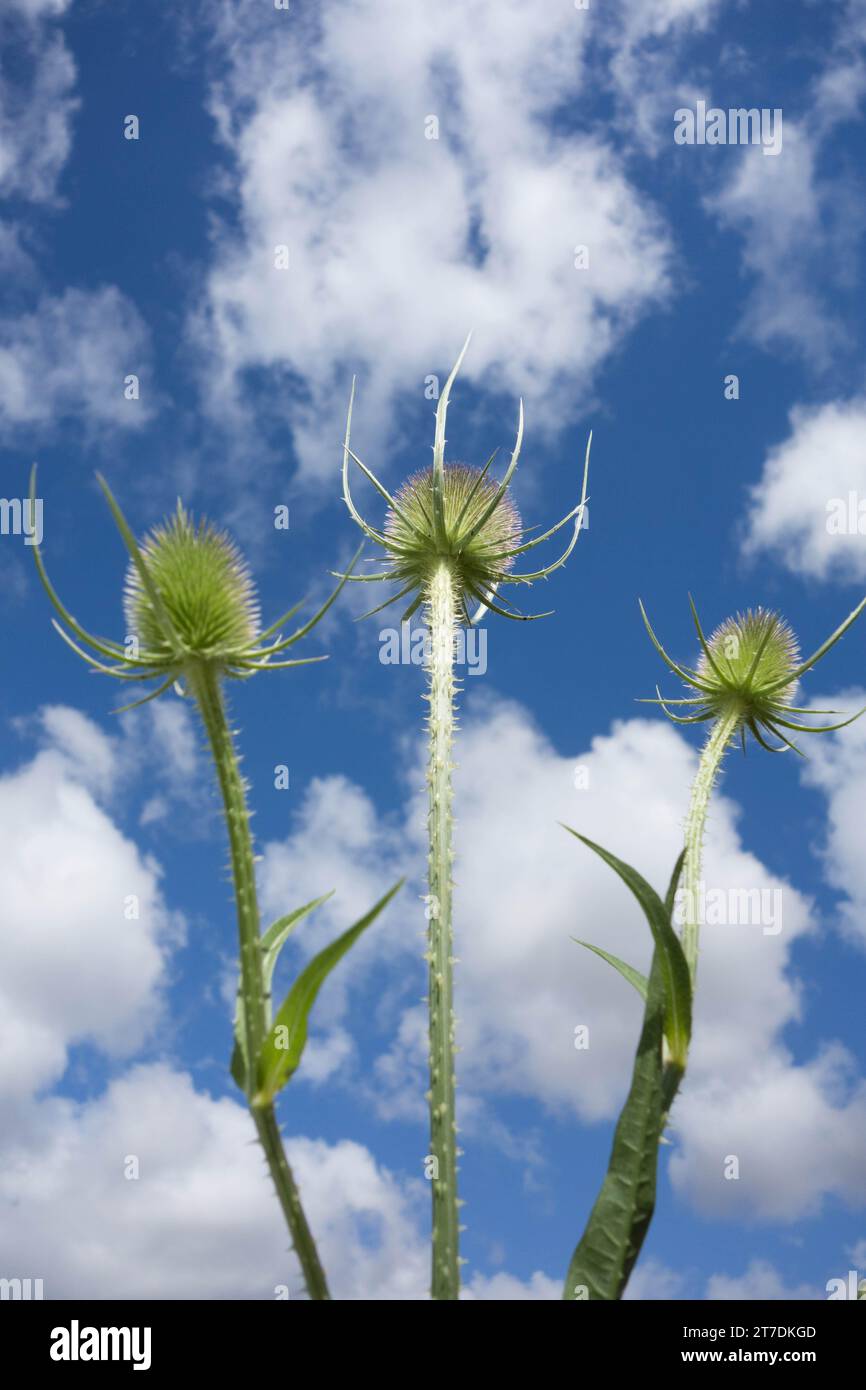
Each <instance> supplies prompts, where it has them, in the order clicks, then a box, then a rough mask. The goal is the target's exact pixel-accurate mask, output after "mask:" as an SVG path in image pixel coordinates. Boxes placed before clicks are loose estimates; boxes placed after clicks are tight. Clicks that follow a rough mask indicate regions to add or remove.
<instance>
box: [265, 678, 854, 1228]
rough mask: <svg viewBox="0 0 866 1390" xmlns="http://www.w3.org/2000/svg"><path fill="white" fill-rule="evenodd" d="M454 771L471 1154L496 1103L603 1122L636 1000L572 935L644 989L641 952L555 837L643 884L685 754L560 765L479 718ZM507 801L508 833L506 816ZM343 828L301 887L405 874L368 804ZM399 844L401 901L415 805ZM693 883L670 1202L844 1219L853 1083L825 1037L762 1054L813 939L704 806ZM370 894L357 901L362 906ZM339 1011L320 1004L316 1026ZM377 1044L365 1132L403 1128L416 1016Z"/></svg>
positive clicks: (675, 745) (596, 879) (659, 742)
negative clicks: (700, 913) (367, 874)
mask: <svg viewBox="0 0 866 1390" xmlns="http://www.w3.org/2000/svg"><path fill="white" fill-rule="evenodd" d="M459 762H460V767H459V772H458V774H457V797H458V802H457V816H458V820H459V826H460V832H459V857H458V860H457V864H456V879H457V899H456V902H457V908H456V911H457V932H458V944H457V954H458V956H459V958H460V965H459V968H458V972H457V991H458V995H457V1010H458V1014H459V1016H460V1019H461V1024H460V1043H461V1047H462V1049H463V1050H462V1052H461V1083H462V1086H461V1090H462V1091H463V1093H464V1100H463V1106H464V1117H463V1123H464V1126H465V1128H466V1130H467V1131H468V1132H471V1133H472V1134H473V1142H477V1141H478V1140H479V1139H481V1138H482V1137H483V1136H484V1135H485V1134H486V1135H487V1137H488V1138H490V1137H491V1135H493V1134H494V1133H495V1134H496V1135H497V1136H498V1140H497V1142H503V1143H508V1142H509V1137H508V1136H507V1135H503V1134H502V1133H501V1130H492V1129H491V1128H490V1127H489V1125H488V1124H487V1123H486V1121H485V1118H484V1117H485V1116H487V1115H488V1114H489V1106H490V1105H491V1104H494V1103H495V1100H496V1097H497V1096H515V1095H517V1096H522V1097H525V1098H534V1099H536V1100H538V1101H540V1102H542V1104H544V1105H545V1106H546V1107H548V1108H550V1109H553V1110H556V1111H559V1112H561V1113H563V1114H564V1113H567V1112H571V1113H572V1114H574V1115H575V1116H576V1117H578V1118H580V1119H583V1120H585V1121H590V1122H592V1121H599V1120H610V1119H611V1118H612V1117H613V1116H614V1115H615V1114H616V1112H617V1109H618V1107H619V1105H620V1103H621V1101H622V1098H623V1093H624V1088H625V1085H626V1081H627V1078H628V1076H629V1075H630V1071H631V1063H632V1059H633V1052H634V1045H635V1039H636V1037H637V1033H638V1029H639V1001H638V999H637V996H636V995H634V994H633V992H632V991H630V990H629V988H628V986H627V985H626V984H625V983H624V982H623V981H622V980H621V979H620V977H619V976H618V975H616V974H615V973H614V972H613V971H612V970H610V968H609V967H608V966H606V965H605V964H604V962H602V961H599V960H597V959H596V958H595V957H592V956H590V955H589V954H588V953H585V952H582V951H581V949H580V947H579V946H577V945H575V944H574V942H573V941H572V940H571V938H572V937H580V938H583V939H584V940H592V941H595V942H597V943H598V944H599V945H602V946H604V947H605V949H607V950H610V951H612V952H613V953H614V954H615V955H618V956H620V957H622V958H623V959H626V960H628V961H630V962H632V963H633V964H634V965H636V966H637V967H638V968H639V969H644V970H645V969H646V968H647V966H648V962H649V954H650V948H649V936H648V931H647V927H646V924H645V922H644V920H643V918H642V917H641V915H640V912H639V910H638V909H637V907H636V905H635V904H634V903H633V901H632V899H631V897H630V895H629V894H628V893H627V891H626V889H625V888H624V886H623V885H622V884H621V883H620V881H619V879H618V878H617V877H616V876H615V875H614V874H613V873H612V872H611V871H610V870H609V869H608V868H607V867H606V866H605V865H604V864H603V863H601V861H599V860H598V859H597V858H596V857H595V856H594V855H593V854H592V853H591V852H590V851H589V850H588V849H585V848H584V847H583V846H581V845H580V844H579V843H577V842H576V841H575V840H574V839H573V838H572V837H570V836H568V835H567V834H566V833H565V832H564V831H563V830H561V829H560V828H559V827H558V826H557V821H560V820H561V821H564V822H566V823H567V824H570V825H573V826H574V827H575V828H577V829H583V830H589V831H590V832H591V834H592V836H593V838H596V839H598V840H599V841H600V842H601V843H602V844H604V845H606V846H608V847H609V848H610V849H612V850H613V851H614V852H615V853H618V854H620V855H622V856H623V857H624V858H626V859H628V860H629V861H630V862H633V863H634V864H635V867H636V868H638V869H639V870H640V871H641V872H642V873H643V874H644V875H645V876H646V877H647V878H648V879H649V881H650V882H652V883H655V884H656V885H658V886H659V887H662V886H663V885H664V884H665V883H666V882H667V879H668V877H669V875H670V871H671V868H672V865H673V861H674V859H675V857H676V854H677V852H678V849H679V846H680V843H681V837H682V821H683V814H684V808H685V805H686V801H687V795H688V787H689V782H690V779H691V777H692V775H693V773H694V769H695V765H696V758H695V752H694V751H693V749H692V748H691V747H690V746H689V744H688V743H687V742H686V741H685V740H684V739H683V738H682V737H681V736H680V735H679V734H678V733H677V732H676V731H674V730H673V729H672V728H671V727H670V726H668V725H666V724H665V723H664V722H662V721H658V722H650V721H647V720H630V721H628V722H625V723H621V724H617V725H615V726H614V727H613V729H612V731H611V732H610V734H608V735H606V736H604V737H599V738H596V739H595V740H593V742H592V744H591V745H590V747H589V748H587V749H584V750H583V751H579V752H577V753H576V754H575V755H574V756H572V757H564V756H562V755H561V754H560V753H558V752H557V751H556V750H555V749H554V748H552V747H551V745H550V743H549V742H548V741H547V739H545V738H544V737H543V735H542V734H541V733H540V732H539V731H538V730H537V729H536V728H535V727H534V726H533V724H532V722H531V720H530V719H529V718H528V717H527V715H526V712H525V711H524V710H523V709H521V708H520V707H517V706H514V705H510V704H500V703H496V702H491V703H490V705H489V707H488V708H487V709H486V710H484V711H483V713H476V717H474V718H469V719H468V720H467V721H466V724H465V727H464V729H463V731H462V734H461V747H460V758H459ZM413 780H415V781H416V782H417V780H418V779H413ZM338 793H339V796H340V798H341V799H342V803H343V805H344V807H348V806H349V804H350V799H349V797H348V795H347V789H346V787H345V786H344V785H342V784H341V785H340V787H339V788H338V787H336V786H334V787H331V788H329V786H328V783H327V782H325V783H322V784H320V786H319V787H318V788H317V789H316V790H315V791H314V793H313V795H312V797H311V802H310V804H309V805H308V807H307V808H305V816H306V814H307V813H309V815H310V816H311V817H312V819H313V820H315V817H316V801H317V800H318V799H320V798H322V799H323V800H324V802H326V803H328V804H330V799H331V798H333V797H334V796H336V795H337V794H338ZM517 798H519V803H520V808H521V818H520V819H521V825H520V831H519V833H517V832H515V829H514V825H513V816H512V811H513V807H514V805H515V802H516V799H517ZM350 825H351V837H350V842H349V843H347V844H346V845H345V846H344V847H341V846H340V845H339V843H338V842H337V841H336V840H335V838H334V837H333V836H332V837H331V841H330V849H329V851H328V853H332V852H333V854H334V860H333V863H332V865H331V868H330V871H329V870H328V868H327V867H326V866H325V865H324V864H321V863H320V864H319V866H318V867H319V875H320V878H321V880H322V881H325V882H328V883H331V882H333V881H336V880H337V879H339V877H340V875H345V874H346V873H347V872H350V868H351V864H352V859H353V855H354V853H355V852H356V850H355V847H356V846H357V845H358V844H361V843H363V845H364V857H365V859H366V861H367V863H368V864H369V862H370V860H371V858H372V857H374V856H375V855H376V854H377V853H378V855H379V862H380V870H379V876H380V878H381V879H384V878H387V877H388V876H389V875H393V876H394V877H396V873H397V870H398V867H399V868H400V869H401V870H405V869H406V868H411V867H412V863H411V861H410V862H408V863H407V857H406V854H405V850H404V853H403V860H402V863H400V862H399V860H398V858H395V856H394V854H393V846H392V845H390V844H389V843H386V842H383V841H382V840H381V839H378V838H377V837H378V835H379V832H378V831H377V828H376V823H375V817H374V814H373V810H372V807H371V806H370V805H369V803H365V802H364V799H363V798H362V797H361V796H360V794H359V793H356V795H355V800H354V803H353V812H352V815H351V817H350ZM302 833H303V832H302ZM405 835H406V840H405V841H404V844H406V843H408V844H413V843H414V847H415V849H414V855H415V858H414V868H415V872H416V883H417V888H418V892H422V891H423V888H422V865H423V855H422V850H423V847H422V843H421V836H422V835H423V807H422V805H421V803H420V801H418V800H417V799H416V798H414V797H412V798H411V799H410V801H409V803H408V805H407V811H406V829H405ZM320 853H321V851H320ZM284 858H285V863H286V864H287V865H291V866H293V870H294V867H295V866H296V865H297V864H298V862H299V856H298V851H297V847H296V845H295V842H294V841H290V842H289V844H288V845H286V846H281V845H279V844H272V845H270V846H268V847H267V849H266V852H265V871H266V872H265V879H264V881H265V883H266V884H267V883H268V882H270V881H271V880H272V879H273V878H274V877H275V876H277V875H278V874H279V873H280V864H281V862H282V861H283V860H284ZM463 864H466V865H468V864H471V865H472V873H471V874H469V873H465V874H464V873H462V872H461V865H463ZM704 879H705V889H706V894H707V896H706V905H707V919H708V920H707V924H706V925H705V927H704V928H703V935H702V950H701V967H700V981H699V990H698V998H697V1006H696V1024H695V1036H694V1041H693V1052H692V1061H691V1067H690V1072H689V1077H688V1080H687V1084H686V1088H685V1091H684V1093H683V1095H682V1097H681V1099H680V1101H679V1102H678V1106H677V1109H676V1112H675V1117H674V1121H675V1123H674V1137H675V1148H674V1150H673V1154H674V1157H673V1161H672V1163H671V1176H672V1179H673V1181H674V1183H675V1186H676V1187H677V1188H678V1190H680V1191H681V1192H682V1193H683V1194H684V1195H685V1196H687V1197H688V1199H689V1200H690V1201H691V1202H692V1203H694V1204H695V1205H696V1206H698V1207H700V1208H701V1209H702V1210H705V1211H707V1212H708V1213H719V1212H724V1213H726V1214H728V1215H730V1216H731V1217H733V1218H735V1219H740V1218H749V1219H751V1218H753V1217H758V1218H765V1219H768V1220H790V1219H795V1218H796V1217H798V1216H801V1215H804V1214H806V1213H811V1212H813V1211H815V1210H816V1209H817V1208H818V1207H819V1206H820V1204H821V1202H822V1200H823V1198H824V1197H825V1196H826V1195H837V1196H840V1197H842V1198H844V1199H846V1200H849V1201H851V1202H854V1203H862V1202H863V1201H866V1183H864V1179H863V1175H862V1171H861V1170H862V1165H858V1163H857V1158H856V1155H857V1147H858V1139H859V1143H860V1146H861V1147H862V1134H863V1131H864V1124H866V1112H864V1094H863V1083H862V1080H861V1079H860V1078H859V1077H858V1076H857V1074H856V1071H855V1070H854V1068H853V1064H852V1062H851V1059H850V1057H849V1056H848V1055H847V1053H846V1052H845V1050H844V1048H843V1047H841V1045H839V1044H838V1043H835V1042H834V1040H833V1039H832V1038H831V1039H828V1040H827V1043H828V1045H827V1047H826V1048H825V1049H824V1050H823V1051H821V1052H820V1053H819V1055H818V1056H816V1057H815V1058H813V1059H811V1060H809V1061H806V1062H803V1063H799V1062H796V1061H795V1060H794V1059H793V1057H792V1056H791V1054H790V1052H789V1051H788V1050H787V1048H786V1047H785V1045H784V1042H783V1031H784V1029H785V1027H786V1025H788V1024H789V1023H791V1022H793V1021H796V1020H798V1019H799V1018H800V1016H801V1011H802V1005H801V999H800V990H799V988H798V984H797V981H796V978H795V976H794V973H793V970H792V965H791V951H792V947H793V946H794V944H795V942H796V941H797V940H798V938H800V937H802V936H803V935H805V934H807V933H811V932H814V931H815V930H816V929H817V928H816V923H815V921H814V920H813V913H812V910H811V907H810V904H809V902H808V901H807V900H806V899H805V898H804V897H803V896H802V894H800V893H799V892H798V891H797V890H796V888H794V887H793V886H792V885H791V884H790V883H789V882H786V881H784V880H782V879H780V878H778V877H777V876H775V875H773V874H772V873H771V872H770V871H769V870H768V869H767V868H766V866H764V865H763V864H761V863H760V862H759V861H758V860H757V859H756V858H755V856H754V855H752V854H750V853H749V852H748V851H747V850H746V849H745V848H744V846H743V844H742V842H741V839H740V836H739V832H738V827H737V808H736V806H735V805H734V804H733V803H732V802H731V801H730V800H729V799H727V798H725V797H724V796H720V797H718V798H717V799H716V801H715V805H714V811H713V814H712V818H711V824H710V827H709V832H708V837H707V851H706V868H705V874H704ZM372 889H373V884H372V883H371V884H370V885H369V887H368V894H369V893H370V892H371V891H372ZM710 895H713V896H712V897H711V896H710ZM712 903H715V904H716V905H717V906H716V908H715V909H714V908H713V907H712V906H711V904H712ZM417 911H418V909H417V908H413V907H412V902H411V899H410V898H407V899H406V900H404V902H403V903H402V904H398V905H395V906H394V907H393V908H392V909H391V912H390V914H389V919H388V923H386V924H383V927H382V930H381V932H380V933H379V934H378V935H377V936H376V938H375V940H376V941H378V942H379V943H380V949H382V950H387V951H389V952H393V951H396V950H403V951H405V950H406V949H407V948H408V949H409V950H411V951H412V952H413V953H414V952H417V950H418V949H419V948H418V944H417V933H416V932H415V931H413V926H414V925H416V923H415V920H414V919H415V917H416V916H417ZM719 919H721V920H719ZM714 923H716V924H714ZM373 939H374V938H373V937H371V942H372V941H373ZM307 949H311V947H310V948H307ZM410 983H411V986H412V988H411V990H409V989H407V993H408V994H409V995H410V996H417V992H418V991H417V989H415V985H416V983H417V978H416V976H415V975H414V974H413V975H412V976H411V981H410ZM344 1002H345V1000H344V997H342V996H339V995H338V994H337V993H336V992H335V993H334V994H333V996H332V1008H333V1011H334V1012H333V1014H332V1017H331V1019H330V1021H329V1022H330V1026H332V1027H333V1026H336V1024H337V1021H338V1019H339V1017H340V1011H341V1009H342V1007H343V1005H344ZM581 1024H583V1025H587V1026H588V1028H589V1038H590V1046H589V1048H588V1049H586V1050H583V1049H576V1048H575V1045H574V1042H575V1028H576V1027H577V1026H578V1025H581ZM395 1026H396V1038H395V1041H394V1043H393V1045H392V1046H390V1047H387V1048H386V1049H385V1050H384V1051H383V1053H382V1055H381V1056H380V1057H379V1060H378V1063H377V1067H376V1078H377V1095H376V1097H375V1098H376V1101H377V1103H378V1105H379V1106H380V1109H381V1111H382V1113H383V1114H385V1115H395V1114H398V1115H412V1114H416V1113H417V1104H416V1103H415V1100H417V1096H418V1095H419V1094H420V1092H421V1090H422V1089H423V1075H424V1066H425V1057H426V1049H425V1035H424V1019H423V1010H422V1009H421V1008H420V1007H419V1006H418V1004H417V1003H416V1002H415V998H414V997H413V998H410V999H409V1000H407V1001H406V1003H405V1005H404V1007H403V1010H402V1013H401V1015H400V1017H399V1019H398V1020H397V1023H396V1025H395ZM458 1094H459V1093H458ZM413 1098H414V1099H413ZM768 1114H772V1123H767V1116H768ZM729 1155H734V1156H737V1157H738V1159H739V1162H740V1177H739V1181H738V1182H733V1181H727V1180H725V1178H724V1166H725V1161H726V1159H727V1157H728V1156H729Z"/></svg>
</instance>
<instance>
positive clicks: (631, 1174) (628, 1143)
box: [562, 953, 664, 1300]
mask: <svg viewBox="0 0 866 1390" xmlns="http://www.w3.org/2000/svg"><path fill="white" fill-rule="evenodd" d="M663 1028H664V981H663V973H662V968H661V964H660V957H659V954H658V953H656V954H655V955H654V957H653V967H652V970H651V971H650V978H649V984H648V988H647V1002H646V1010H645V1012H644V1022H643V1028H642V1030H641V1035H640V1042H639V1043H638V1049H637V1055H636V1057H635V1063H634V1071H633V1074H632V1082H631V1089H630V1090H629V1093H628V1097H627V1099H626V1102H625V1105H624V1106H623V1109H622V1113H621V1114H620V1117H619V1121H618V1123H617V1126H616V1132H615V1134H614V1140H613V1148H612V1150H611V1155H610V1162H609V1164H608V1169H607V1174H606V1176H605V1179H604V1182H603V1184H602V1187H601V1191H600V1193H599V1195H598V1198H597V1199H596V1202H595V1205H594V1207H593V1209H592V1211H591V1213H590V1216H589V1220H588V1222H587V1224H586V1230H585V1231H584V1233H583V1236H582V1237H581V1240H580V1243H579V1244H578V1246H577V1249H576V1250H575V1252H574V1254H573V1256H572V1258H571V1264H570V1265H569V1267H568V1274H567V1276H566V1280H565V1288H564V1290H563V1295H562V1296H563V1298H564V1299H567V1300H579V1299H583V1298H586V1297H587V1296H588V1297H589V1298H590V1299H605V1300H615V1299H618V1298H621V1297H622V1293H623V1290H624V1289H625V1286H626V1283H627V1282H628V1277H629V1275H630V1273H631V1271H632V1268H633V1267H634V1263H635V1260H636V1259H637V1257H638V1255H639V1253H640V1249H641V1246H642V1245H643V1241H644V1237H645V1236H646V1233H647V1230H648V1229H649V1224H650V1221H651V1220H652V1215H653V1210H654V1208H655V1193H656V1165H657V1161H658V1145H659V1139H660V1137H661V1129H662V1105H663V1093H662V1072H663V1066H662V1034H663ZM584 1290H585V1292H584Z"/></svg>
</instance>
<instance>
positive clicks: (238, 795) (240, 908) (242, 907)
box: [186, 662, 330, 1299]
mask: <svg viewBox="0 0 866 1390" xmlns="http://www.w3.org/2000/svg"><path fill="white" fill-rule="evenodd" d="M186 676H187V680H188V683H189V686H190V689H191V691H192V693H193V695H194V696H195V700H196V703H197V705H198V708H199V712H200V714H201V717H202V722H203V724H204V727H205V732H206V733H207V737H208V742H209V744H210V748H211V753H212V754H213V760H214V765H215V767H216V772H217V778H218V780H219V786H220V792H221V793H222V801H223V810H224V813H225V820H226V826H227V828H228V836H229V850H230V853H231V865H232V879H233V882H234V890H235V905H236V909H237V919H238V940H239V945H240V976H241V977H240V1000H241V1005H242V1014H243V1032H244V1051H245V1055H246V1063H247V1069H248V1073H249V1079H248V1094H247V1100H248V1102H250V1113H251V1115H252V1117H253V1120H254V1122H255V1126H256V1131H257V1133H258V1136H259V1139H260V1140H261V1144H262V1147H263V1149H264V1151H265V1157H266V1159H267V1163H268V1169H269V1171H270V1174H271V1177H272V1179H273V1182H274V1186H275V1187H276V1189H277V1196H278V1198H279V1201H280V1206H281V1207H282V1209H283V1213H284V1215H285V1218H286V1224H287V1225H288V1228H289V1233H290V1235H291V1238H292V1244H293V1246H294V1249H295V1252H296V1254H297V1256H298V1259H299V1260H300V1262H301V1269H302V1270H303V1274H304V1280H305V1282H306V1285H307V1290H308V1292H309V1295H310V1298H312V1299H328V1298H330V1294H329V1292H328V1285H327V1282H326V1279H325V1273H324V1270H323V1269H322V1266H321V1263H320V1261H319V1256H318V1253H317V1251H316V1245H315V1242H314V1240H313V1237H312V1234H311V1232H310V1228H309V1226H308V1224H307V1220H306V1217H305V1216H304V1212H303V1208H302V1206H301V1199H300V1196H299V1194H298V1189H297V1186H296V1184H295V1180H294V1177H293V1175H292V1170H291V1168H290V1166H289V1161H288V1159H287V1158H286V1154H285V1149H284V1148H283V1141H282V1137H281V1135H280V1131H279V1127H278V1125H277V1120H276V1114H275V1111H274V1107H273V1104H272V1103H271V1102H268V1103H267V1104H265V1105H255V1106H254V1105H253V1104H252V1103H251V1101H250V1097H251V1096H252V1095H253V1094H254V1091H255V1080H256V1078H255V1070H256V1059H257V1058H258V1056H259V1053H260V1051H261V1047H262V1043H263V1042H264V1040H265V1037H266V1035H267V1032H268V1028H269V1025H270V1005H269V1000H268V996H267V993H266V989H265V981H264V975H263V970H262V954H261V951H260V949H259V938H260V922H259V906H258V899H257V896H256V873H255V858H254V855H253V840H252V834H251V831H250V815H249V809H248V807H247V798H246V787H245V784H244V779H243V777H242V776H241V770H240V764H239V761H238V756H237V753H236V752H235V746H234V742H233V740H232V734H231V730H230V729H229V726H228V719H227V718H226V708H225V703H224V701H223V696H222V690H221V688H220V681H219V676H218V674H217V672H216V670H215V669H214V668H213V666H211V665H209V664H208V663H205V662H198V663H196V664H194V665H191V666H190V668H189V669H188V670H187V672H186Z"/></svg>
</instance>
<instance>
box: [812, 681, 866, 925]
mask: <svg viewBox="0 0 866 1390" xmlns="http://www.w3.org/2000/svg"><path fill="white" fill-rule="evenodd" d="M812 703H813V705H814V707H815V708H816V709H838V710H842V711H850V712H851V713H852V714H853V713H854V711H855V710H858V709H862V708H863V706H864V705H866V691H863V690H859V689H855V690H842V691H838V692H836V693H835V694H833V695H816V696H815V698H814V700H813V702H812ZM827 722H828V723H830V722H833V720H832V718H830V719H828V720H827ZM801 776H802V778H803V781H804V782H805V783H806V784H807V785H808V786H812V787H817V788H818V789H819V790H820V791H821V792H823V794H824V796H825V797H826V798H827V817H826V840H825V841H824V843H822V844H821V845H819V847H818V848H819V850H820V852H821V854H822V856H823V861H824V872H825V876H826V878H827V881H828V882H829V883H830V884H831V885H832V886H833V887H834V888H836V889H838V891H839V892H840V893H843V894H844V899H843V901H842V903H841V905H840V918H841V924H842V927H843V929H844V930H845V932H846V933H847V935H848V936H849V937H850V939H851V941H853V942H856V943H857V944H858V945H860V946H861V947H862V946H866V863H864V858H863V839H862V835H861V833H860V830H861V826H862V815H863V810H862V808H863V803H864V799H866V725H864V721H863V720H862V719H858V720H856V721H855V722H854V723H853V724H851V725H849V727H848V728H847V729H844V730H843V731H842V732H841V733H840V734H838V735H835V736H829V735H828V736H826V737H822V738H816V739H811V740H810V742H809V761H808V762H807V763H804V764H803V768H802V772H801Z"/></svg>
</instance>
